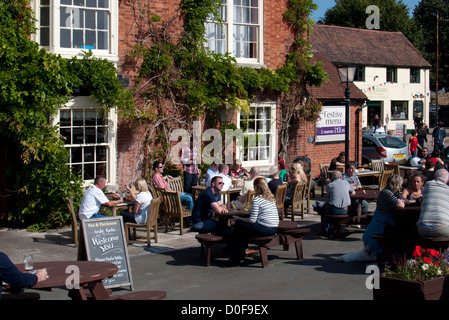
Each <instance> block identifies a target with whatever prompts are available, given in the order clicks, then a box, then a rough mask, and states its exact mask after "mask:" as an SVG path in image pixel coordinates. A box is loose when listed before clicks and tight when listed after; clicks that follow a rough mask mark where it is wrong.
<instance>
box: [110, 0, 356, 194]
mask: <svg viewBox="0 0 449 320" xmlns="http://www.w3.org/2000/svg"><path fill="white" fill-rule="evenodd" d="M137 2H138V1H127V0H123V1H120V2H119V3H120V4H119V56H120V61H119V63H118V74H119V75H121V76H122V77H124V78H128V79H130V80H131V82H130V83H132V80H133V79H134V77H135V76H136V75H137V72H138V70H137V67H138V66H137V65H135V64H133V63H130V60H129V59H127V58H126V57H127V55H128V54H129V53H130V52H131V47H130V45H132V44H133V42H132V41H131V40H132V35H133V33H134V34H135V33H136V32H137V30H138V28H137V27H136V20H135V17H136V11H135V10H136V9H138V7H137V6H136V3H137ZM179 2H180V1H179V0H151V1H150V0H146V1H145V0H141V1H140V4H141V6H142V7H143V6H144V5H145V4H149V5H150V9H151V10H152V12H154V13H155V14H158V15H160V16H161V17H162V20H163V21H166V20H167V19H169V18H173V21H175V23H174V26H173V28H172V29H171V30H169V32H170V34H171V35H172V37H176V36H177V35H179V32H181V30H182V29H181V28H182V21H181V20H180V19H179V11H178V9H179ZM286 3H287V1H286V0H265V1H264V29H263V31H264V52H263V55H264V59H263V61H264V64H265V66H266V67H268V68H270V69H275V68H277V67H279V66H281V65H283V64H284V63H285V56H286V53H287V51H288V46H289V44H290V43H291V41H292V36H291V35H290V32H289V29H288V27H287V26H286V25H285V23H284V22H283V21H282V14H283V13H284V12H285V10H286V8H287V7H286ZM130 87H131V85H130ZM355 108H356V107H355V106H353V107H352V112H351V114H354V111H355ZM279 117H280V115H279V114H278V119H279ZM354 123H355V119H354V117H351V148H350V150H351V152H350V153H351V158H352V159H355V156H354V154H355V153H354V143H353V142H354V141H355V139H354V132H355V124H354ZM360 132H361V130H360ZM314 135H315V126H314V125H311V124H308V125H301V126H299V127H298V128H297V129H293V130H292V132H291V138H290V145H289V148H288V150H289V151H288V155H287V157H286V159H285V160H286V164H288V163H289V161H291V160H293V159H294V158H295V157H296V156H299V155H307V156H308V157H309V158H311V161H312V175H313V176H315V175H317V174H318V173H319V164H320V163H326V164H329V163H330V161H331V159H332V158H334V157H335V156H337V155H338V153H339V152H341V151H344V143H338V144H324V145H315V143H308V142H307V138H308V137H314ZM117 137H118V139H117V181H118V184H119V186H122V185H123V184H124V183H129V182H132V181H134V180H135V179H136V178H137V177H139V176H141V175H142V172H143V166H142V165H143V159H144V150H143V143H144V141H143V140H144V137H145V135H144V131H143V130H139V129H130V128H128V126H127V125H125V124H123V123H121V122H120V120H119V127H118V133H117Z"/></svg>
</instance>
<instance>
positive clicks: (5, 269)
mask: <svg viewBox="0 0 449 320" xmlns="http://www.w3.org/2000/svg"><path fill="white" fill-rule="evenodd" d="M44 280H47V270H46V269H39V270H36V274H32V273H29V272H21V271H20V270H19V269H17V267H16V266H15V265H14V263H12V261H11V259H9V257H8V256H7V255H6V254H4V253H3V252H0V300H1V299H2V285H1V284H2V283H3V282H5V283H7V284H9V285H10V286H11V287H13V288H19V289H22V288H31V287H32V286H34V285H35V284H36V283H38V282H40V281H44Z"/></svg>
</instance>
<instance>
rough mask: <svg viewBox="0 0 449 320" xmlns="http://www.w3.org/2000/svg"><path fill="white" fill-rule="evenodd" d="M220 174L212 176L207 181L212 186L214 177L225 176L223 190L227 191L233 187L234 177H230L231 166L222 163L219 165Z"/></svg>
mask: <svg viewBox="0 0 449 320" xmlns="http://www.w3.org/2000/svg"><path fill="white" fill-rule="evenodd" d="M218 172H219V173H218V174H215V175H212V176H210V178H209V180H208V181H207V183H206V185H207V186H210V184H211V181H212V178H213V177H215V176H219V177H221V178H223V182H224V185H223V189H221V191H227V190H229V189H230V188H232V179H231V178H230V177H229V166H228V165H227V164H220V165H219V166H218Z"/></svg>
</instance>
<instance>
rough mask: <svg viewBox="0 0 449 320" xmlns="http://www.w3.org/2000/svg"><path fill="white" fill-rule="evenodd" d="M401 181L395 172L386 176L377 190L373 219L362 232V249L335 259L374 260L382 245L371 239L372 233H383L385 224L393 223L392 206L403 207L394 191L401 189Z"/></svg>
mask: <svg viewBox="0 0 449 320" xmlns="http://www.w3.org/2000/svg"><path fill="white" fill-rule="evenodd" d="M402 183H403V180H402V177H401V176H399V175H397V174H393V175H391V176H390V177H389V178H388V180H387V184H386V186H385V188H384V189H382V191H380V192H379V196H378V197H377V204H376V210H375V211H374V216H373V219H372V220H371V222H370V224H369V225H368V227H367V228H366V230H365V232H364V233H363V236H362V240H363V249H361V250H358V251H354V252H350V253H347V254H345V255H343V256H341V257H339V258H337V260H339V261H342V262H351V261H374V260H376V257H377V255H378V254H381V253H382V250H383V247H382V245H381V244H380V243H379V242H378V241H377V240H376V239H373V238H372V235H374V234H376V235H383V234H384V230H385V227H386V226H394V225H395V222H396V218H395V215H394V213H393V210H394V208H396V207H400V208H404V207H405V202H404V200H402V199H399V198H398V197H397V196H396V195H395V193H397V192H398V191H400V190H401V188H402Z"/></svg>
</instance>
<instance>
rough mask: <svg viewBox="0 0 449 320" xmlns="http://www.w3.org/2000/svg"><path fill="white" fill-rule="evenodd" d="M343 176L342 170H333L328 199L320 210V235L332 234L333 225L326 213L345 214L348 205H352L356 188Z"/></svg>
mask: <svg viewBox="0 0 449 320" xmlns="http://www.w3.org/2000/svg"><path fill="white" fill-rule="evenodd" d="M342 178H343V174H342V173H341V171H339V170H335V171H334V172H332V182H331V183H329V184H328V185H327V186H326V192H327V197H328V200H327V202H326V203H325V205H324V207H323V208H322V210H321V211H320V212H321V233H320V236H324V237H329V236H331V235H332V232H331V231H332V230H331V228H332V225H331V224H330V222H329V220H328V218H327V217H326V215H328V214H329V215H345V214H347V213H348V207H349V206H350V205H351V197H350V194H351V193H354V188H353V187H352V186H351V185H350V184H349V182H348V181H346V180H343V179H342Z"/></svg>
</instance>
